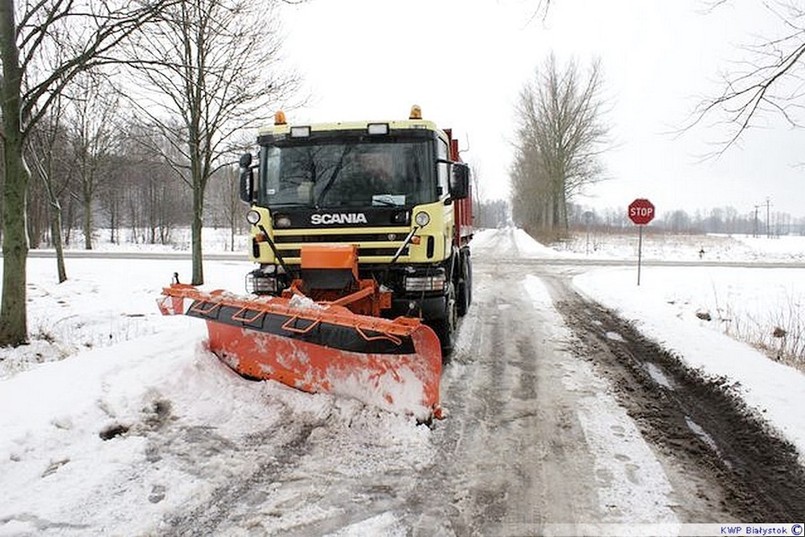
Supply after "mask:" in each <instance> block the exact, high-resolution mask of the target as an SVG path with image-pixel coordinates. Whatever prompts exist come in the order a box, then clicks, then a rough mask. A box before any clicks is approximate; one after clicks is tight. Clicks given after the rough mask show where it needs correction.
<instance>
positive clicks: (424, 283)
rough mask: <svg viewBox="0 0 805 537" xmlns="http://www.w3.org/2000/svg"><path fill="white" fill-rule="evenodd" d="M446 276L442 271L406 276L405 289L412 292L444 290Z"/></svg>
mask: <svg viewBox="0 0 805 537" xmlns="http://www.w3.org/2000/svg"><path fill="white" fill-rule="evenodd" d="M446 282H447V278H446V277H445V274H444V272H437V273H435V274H429V275H427V276H406V277H405V280H404V285H405V290H406V291H413V292H423V291H440V292H441V291H444V287H445V283H446Z"/></svg>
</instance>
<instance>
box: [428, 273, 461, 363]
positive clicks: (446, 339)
mask: <svg viewBox="0 0 805 537" xmlns="http://www.w3.org/2000/svg"><path fill="white" fill-rule="evenodd" d="M445 298H446V300H445V309H446V311H445V316H444V318H442V319H437V320H434V321H433V322H432V324H431V327H432V328H433V331H434V332H436V335H437V336H438V337H439V342H440V343H441V344H442V363H446V362H447V361H448V357H449V355H450V353H451V352H452V351H453V347H454V345H455V337H456V322H457V320H458V303H457V301H456V290H455V286H454V285H453V283H452V282H451V283H450V284H449V287H448V290H447V296H446V297H445Z"/></svg>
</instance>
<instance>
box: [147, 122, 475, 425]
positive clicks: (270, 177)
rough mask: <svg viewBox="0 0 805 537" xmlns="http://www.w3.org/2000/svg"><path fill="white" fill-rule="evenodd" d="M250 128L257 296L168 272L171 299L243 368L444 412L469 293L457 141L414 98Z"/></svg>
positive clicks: (247, 182) (468, 217)
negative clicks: (385, 116) (356, 114)
mask: <svg viewBox="0 0 805 537" xmlns="http://www.w3.org/2000/svg"><path fill="white" fill-rule="evenodd" d="M257 141H258V144H259V157H258V159H257V163H256V164H254V163H253V157H252V155H251V154H245V155H243V157H241V160H240V166H241V176H240V195H241V199H242V200H243V201H245V202H247V203H249V204H250V210H249V211H248V213H247V220H248V221H249V223H250V224H251V226H252V228H251V237H252V238H251V248H250V252H249V253H250V257H251V259H252V260H253V261H255V262H256V263H258V267H257V268H256V269H255V270H253V271H252V272H250V273H249V274H248V275H247V277H246V288H247V291H248V292H249V293H251V294H250V295H249V296H247V297H244V296H235V295H232V294H230V293H226V292H223V291H215V292H212V293H206V292H203V291H200V290H198V289H196V288H194V287H192V286H188V285H182V284H174V285H172V286H171V287H168V288H165V290H164V292H163V294H164V295H166V296H165V297H164V298H163V299H162V300H161V304H160V308H161V309H162V311H163V313H166V314H173V313H186V314H187V315H191V316H195V317H200V318H203V319H206V320H207V326H208V331H209V334H210V341H209V345H210V349H211V350H212V351H213V352H215V353H216V354H217V355H218V356H219V357H220V358H221V359H222V360H223V361H224V362H226V363H227V364H228V365H230V366H231V367H232V368H233V369H235V370H236V371H237V372H239V373H240V374H242V375H244V376H246V377H252V378H258V379H275V380H279V381H280V382H284V383H285V384H288V385H289V386H292V387H295V388H299V389H302V390H305V391H309V392H330V393H336V394H343V395H348V396H352V397H356V398H358V399H360V400H362V401H364V402H367V403H370V404H374V405H377V406H380V407H381V408H386V409H389V410H393V411H398V412H406V413H411V414H413V415H415V416H416V417H417V418H418V419H429V418H430V417H434V416H435V417H440V414H441V408H440V405H439V382H440V378H441V368H442V363H443V356H445V355H446V354H447V353H449V352H450V350H451V349H452V346H453V343H454V338H455V328H456V322H457V318H458V317H460V316H462V315H464V314H465V313H466V312H467V309H468V308H469V305H470V302H471V300H472V270H471V262H470V249H469V242H470V239H471V238H472V204H471V196H470V178H469V168H468V166H467V165H466V164H464V163H463V162H461V159H460V156H459V150H458V142H457V140H456V139H454V138H453V137H452V133H451V131H450V130H449V129H440V128H438V127H437V126H436V125H435V124H434V123H433V122H431V121H428V120H424V119H422V115H421V111H420V109H419V107H417V106H414V107H413V108H412V109H411V114H410V117H409V119H408V120H398V121H362V122H343V123H327V124H310V125H307V124H306V125H289V124H288V123H287V122H286V120H285V116H284V114H283V113H282V112H278V113H277V114H276V115H275V121H274V125H273V126H269V127H267V128H264V129H262V130H260V131H259V133H258V139H257ZM255 170H257V174H255V173H254V172H255ZM185 299H187V300H188V302H190V304H189V307H187V308H186V307H185Z"/></svg>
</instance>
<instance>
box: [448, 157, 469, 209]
mask: <svg viewBox="0 0 805 537" xmlns="http://www.w3.org/2000/svg"><path fill="white" fill-rule="evenodd" d="M450 168H451V170H450V197H451V198H453V199H454V200H462V199H464V198H466V197H467V196H469V195H470V167H469V166H468V165H466V164H464V163H463V162H454V163H453V165H452V166H451V167H450Z"/></svg>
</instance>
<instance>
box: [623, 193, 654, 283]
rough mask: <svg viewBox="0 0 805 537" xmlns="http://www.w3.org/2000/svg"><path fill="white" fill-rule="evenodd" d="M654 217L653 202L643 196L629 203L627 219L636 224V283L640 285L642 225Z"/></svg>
mask: <svg viewBox="0 0 805 537" xmlns="http://www.w3.org/2000/svg"><path fill="white" fill-rule="evenodd" d="M653 219H654V204H653V203H651V202H650V201H649V200H647V199H645V198H637V199H636V200H634V201H633V202H632V203H630V204H629V220H631V221H632V222H634V224H635V225H637V226H638V230H639V231H638V239H637V285H640V265H641V264H642V259H643V226H645V225H646V224H648V223H649V222H651V221H652V220H653Z"/></svg>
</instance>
